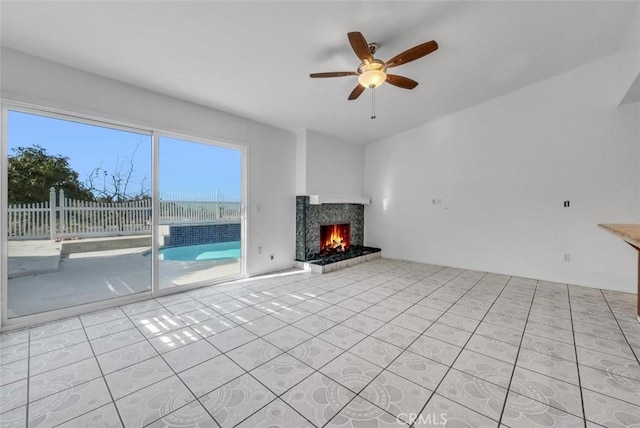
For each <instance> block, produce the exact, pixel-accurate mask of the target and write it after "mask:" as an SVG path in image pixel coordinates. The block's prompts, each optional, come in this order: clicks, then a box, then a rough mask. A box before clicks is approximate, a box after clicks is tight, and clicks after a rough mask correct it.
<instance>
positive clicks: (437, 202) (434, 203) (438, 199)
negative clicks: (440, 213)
mask: <svg viewBox="0 0 640 428" xmlns="http://www.w3.org/2000/svg"><path fill="white" fill-rule="evenodd" d="M431 203H432V204H433V205H440V204H441V203H442V199H440V198H436V199H432V200H431Z"/></svg>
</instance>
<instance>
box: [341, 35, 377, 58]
mask: <svg viewBox="0 0 640 428" xmlns="http://www.w3.org/2000/svg"><path fill="white" fill-rule="evenodd" d="M347 36H348V37H349V43H351V47H352V48H353V51H354V52H355V53H356V56H357V57H358V58H360V61H362V62H365V61H368V62H371V60H372V59H373V56H372V55H371V51H370V50H369V43H367V40H366V39H365V38H364V36H363V35H362V33H360V32H359V31H354V32H352V33H349V34H347Z"/></svg>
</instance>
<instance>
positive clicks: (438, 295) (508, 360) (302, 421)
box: [0, 259, 640, 428]
mask: <svg viewBox="0 0 640 428" xmlns="http://www.w3.org/2000/svg"><path fill="white" fill-rule="evenodd" d="M635 299H636V296H635V295H632V294H625V293H617V292H610V291H605V290H598V289H591V288H583V287H577V286H567V285H564V284H555V283H548V282H542V281H535V280H531V279H523V278H516V277H509V276H504V275H496V274H487V273H483V272H474V271H465V270H460V269H454V268H449V267H441V266H433V265H425V264H418V263H409V262H403V261H398V260H388V259H378V260H375V261H371V262H368V263H365V264H362V265H358V266H354V267H350V268H347V269H344V270H340V271H337V272H333V273H330V274H325V275H315V274H310V273H299V274H291V275H284V276H273V277H266V278H258V279H252V280H247V281H244V282H240V283H234V284H225V285H218V286H212V287H208V288H204V289H198V290H195V291H191V292H186V293H182V294H178V295H173V296H167V297H161V298H157V299H154V300H149V301H145V302H141V303H136V304H132V305H127V306H122V307H120V308H115V309H110V310H107V311H103V312H97V313H91V314H87V315H83V316H80V317H75V318H70V319H66V320H62V321H59V322H55V323H52V324H47V325H43V326H38V327H33V328H31V329H28V330H20V331H15V332H8V333H4V334H2V335H0V361H1V365H0V413H1V414H0V426H2V427H3V428H8V427H14V426H18V427H20V426H26V425H28V426H30V427H31V426H33V427H35V426H42V427H52V426H63V427H97V426H104V427H111V426H113V427H118V426H122V425H124V426H126V427H137V426H152V427H178V426H179V427H217V426H222V427H232V426H239V427H243V428H258V427H267V426H269V427H273V426H281V427H292V428H300V427H314V426H315V427H321V426H326V427H343V428H344V427H351V428H367V427H372V428H378V427H379V428H382V427H403V426H404V427H407V426H409V425H411V426H415V427H428V426H432V427H442V426H449V427H454V426H455V427H457V426H471V427H512V428H516V427H517V428H520V427H530V426H531V427H542V426H544V427H552V426H555V427H573V426H576V427H598V426H604V427H608V428H611V427H625V426H631V425H633V426H637V424H640V365H639V363H638V356H640V324H638V323H637V321H636V319H635ZM445 421H446V422H447V424H446V425H444V422H445Z"/></svg>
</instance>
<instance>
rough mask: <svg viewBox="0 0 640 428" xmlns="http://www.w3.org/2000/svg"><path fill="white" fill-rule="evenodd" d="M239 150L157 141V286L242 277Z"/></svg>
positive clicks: (240, 156)
mask: <svg viewBox="0 0 640 428" xmlns="http://www.w3.org/2000/svg"><path fill="white" fill-rule="evenodd" d="M242 157H243V154H242V150H240V149H237V148H230V147H222V146H217V145H211V144H205V143H201V142H195V141H188V140H184V139H178V138H171V137H166V136H161V137H160V139H159V169H158V175H159V187H158V189H159V199H160V200H159V219H158V221H159V225H160V231H159V234H158V246H159V286H160V288H161V289H166V288H171V287H183V286H193V285H201V284H210V283H212V282H219V281H220V280H222V279H227V278H234V277H238V276H240V275H241V274H242V273H243V267H242V266H243V263H242V231H243V227H242Z"/></svg>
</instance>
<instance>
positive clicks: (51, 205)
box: [6, 110, 152, 318]
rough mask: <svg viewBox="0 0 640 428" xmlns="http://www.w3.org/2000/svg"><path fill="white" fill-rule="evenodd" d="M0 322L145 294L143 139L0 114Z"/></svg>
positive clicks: (147, 165)
mask: <svg viewBox="0 0 640 428" xmlns="http://www.w3.org/2000/svg"><path fill="white" fill-rule="evenodd" d="M7 149H8V150H7V152H8V172H7V178H8V180H7V181H8V192H7V196H6V197H7V198H8V201H7V202H8V212H7V216H8V228H7V239H8V273H7V276H8V280H7V316H8V318H14V317H19V316H24V315H31V314H37V313H42V312H47V311H51V310H56V309H62V308H68V307H71V306H76V305H82V304H86V303H91V302H97V301H102V300H105V299H111V298H116V297H119V296H125V295H130V294H133V293H138V292H143V291H148V290H150V289H151V260H152V259H151V257H149V256H148V253H149V251H150V247H151V232H152V223H151V209H152V204H151V159H152V158H151V136H150V135H149V134H145V133H138V132H132V131H130V130H124V129H121V128H117V127H107V126H102V125H101V124H96V123H95V122H88V121H87V122H81V121H79V120H69V119H68V118H66V117H64V116H53V115H52V116H49V115H47V116H43V115H38V114H31V113H26V112H21V111H14V110H9V111H8V112H7Z"/></svg>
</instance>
